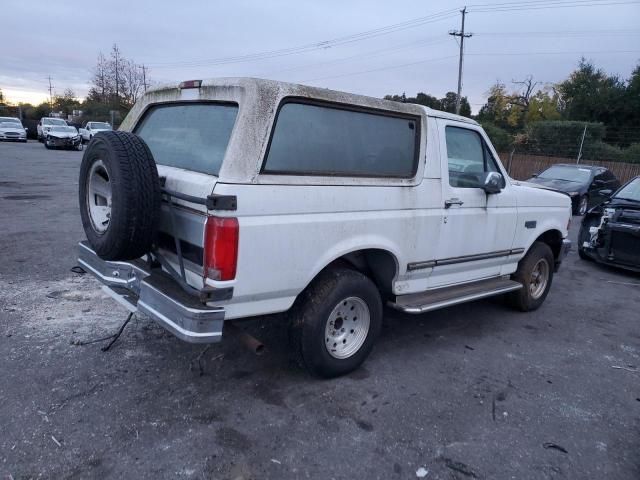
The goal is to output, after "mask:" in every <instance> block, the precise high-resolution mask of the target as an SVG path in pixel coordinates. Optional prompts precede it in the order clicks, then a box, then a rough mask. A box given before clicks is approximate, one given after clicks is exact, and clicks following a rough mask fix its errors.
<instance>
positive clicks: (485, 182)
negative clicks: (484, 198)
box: [482, 172, 504, 194]
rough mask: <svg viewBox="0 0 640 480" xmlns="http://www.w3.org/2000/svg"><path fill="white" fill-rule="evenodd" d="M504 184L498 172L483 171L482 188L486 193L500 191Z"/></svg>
mask: <svg viewBox="0 0 640 480" xmlns="http://www.w3.org/2000/svg"><path fill="white" fill-rule="evenodd" d="M503 186H504V178H503V177H502V175H501V174H499V173H498V172H484V174H483V175H482V189H483V190H484V191H485V192H487V194H492V193H500V191H501V190H502V188H503Z"/></svg>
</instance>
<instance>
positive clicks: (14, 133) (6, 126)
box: [0, 117, 27, 142]
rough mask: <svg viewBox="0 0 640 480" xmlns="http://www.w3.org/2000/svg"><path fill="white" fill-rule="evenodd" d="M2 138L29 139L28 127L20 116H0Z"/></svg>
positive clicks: (0, 134)
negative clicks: (23, 123) (23, 124)
mask: <svg viewBox="0 0 640 480" xmlns="http://www.w3.org/2000/svg"><path fill="white" fill-rule="evenodd" d="M0 140H13V141H16V142H26V141H27V129H26V128H24V127H23V126H22V122H21V121H20V119H19V118H15V117H0Z"/></svg>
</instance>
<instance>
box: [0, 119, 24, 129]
mask: <svg viewBox="0 0 640 480" xmlns="http://www.w3.org/2000/svg"><path fill="white" fill-rule="evenodd" d="M0 127H2V128H22V124H21V123H20V122H13V121H9V120H2V119H0Z"/></svg>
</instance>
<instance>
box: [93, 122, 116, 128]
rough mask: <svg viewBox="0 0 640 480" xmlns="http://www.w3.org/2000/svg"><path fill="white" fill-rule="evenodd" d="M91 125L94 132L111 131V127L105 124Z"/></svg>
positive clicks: (94, 123) (96, 123)
mask: <svg viewBox="0 0 640 480" xmlns="http://www.w3.org/2000/svg"><path fill="white" fill-rule="evenodd" d="M89 125H91V128H93V129H94V130H111V125H109V124H108V123H104V122H91V123H90V124H89Z"/></svg>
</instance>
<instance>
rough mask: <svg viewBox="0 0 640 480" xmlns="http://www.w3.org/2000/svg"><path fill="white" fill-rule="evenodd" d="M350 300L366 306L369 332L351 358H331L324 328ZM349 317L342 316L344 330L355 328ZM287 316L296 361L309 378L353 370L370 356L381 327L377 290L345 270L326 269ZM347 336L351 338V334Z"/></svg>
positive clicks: (354, 320) (362, 276)
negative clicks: (289, 317) (352, 299)
mask: <svg viewBox="0 0 640 480" xmlns="http://www.w3.org/2000/svg"><path fill="white" fill-rule="evenodd" d="M350 298H356V299H358V300H359V301H362V302H363V303H364V304H366V307H367V308H368V313H369V328H368V331H367V332H366V337H364V341H363V343H362V344H361V345H360V346H359V348H358V349H357V350H356V351H355V352H354V353H353V354H352V355H350V356H348V357H346V358H335V357H334V356H333V355H332V354H330V353H329V348H330V346H328V345H327V343H326V342H327V341H329V338H328V337H326V335H325V334H326V331H325V328H327V324H328V323H329V321H330V319H329V317H330V315H331V314H332V312H333V311H334V309H337V308H339V307H340V304H341V303H342V302H346V301H347V300H348V299H350ZM346 308H347V309H349V307H346ZM350 313H351V312H349V311H347V312H346V313H345V314H344V322H345V323H344V325H345V326H347V323H348V322H354V323H353V325H357V323H355V322H357V318H356V317H353V316H352V317H349V315H350ZM290 315H291V325H290V330H289V339H290V343H291V349H292V352H293V355H294V357H295V359H296V361H297V362H298V363H299V364H300V366H302V367H303V368H306V369H307V371H309V373H311V374H312V375H316V376H319V377H324V378H332V377H338V376H340V375H344V374H346V373H349V372H351V371H353V370H355V369H356V368H358V367H359V366H360V365H361V364H362V362H364V360H365V359H366V358H367V356H368V355H369V354H370V353H371V350H372V349H373V345H374V343H375V341H376V339H377V338H378V335H379V334H380V329H381V327H382V300H381V298H380V292H379V291H378V288H377V287H376V285H375V284H374V283H373V282H372V281H371V279H369V278H368V277H367V276H365V275H363V274H362V273H360V272H357V271H355V270H351V269H349V268H342V267H336V268H329V269H327V270H325V271H324V272H322V273H320V275H319V276H318V277H317V278H316V279H315V280H314V281H313V282H312V283H311V285H310V286H309V287H308V288H307V289H306V290H305V291H304V292H302V293H301V294H300V296H299V297H298V299H297V300H296V303H295V304H294V306H293V308H292V310H291V314H290ZM341 316H342V315H341ZM332 325H333V324H332ZM349 325H351V323H349ZM341 326H342V323H341ZM334 328H335V326H334ZM338 328H339V327H338ZM342 331H343V332H344V331H345V329H344V328H342ZM350 332H351V333H352V334H353V332H354V330H350ZM347 335H349V332H346V333H345V336H347ZM332 341H333V339H332ZM333 346H335V344H334V345H333ZM334 351H335V350H334Z"/></svg>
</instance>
